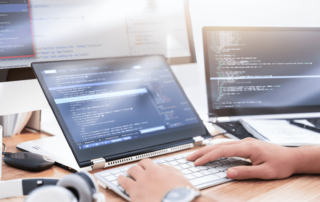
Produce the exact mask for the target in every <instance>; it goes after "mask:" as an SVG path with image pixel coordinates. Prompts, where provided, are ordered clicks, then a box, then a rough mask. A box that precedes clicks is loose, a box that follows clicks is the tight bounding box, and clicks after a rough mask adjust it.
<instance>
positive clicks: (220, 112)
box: [202, 26, 320, 117]
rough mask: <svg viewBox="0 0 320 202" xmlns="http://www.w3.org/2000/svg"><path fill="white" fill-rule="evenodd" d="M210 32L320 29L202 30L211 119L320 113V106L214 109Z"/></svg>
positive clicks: (308, 28)
mask: <svg viewBox="0 0 320 202" xmlns="http://www.w3.org/2000/svg"><path fill="white" fill-rule="evenodd" d="M209 31H319V34H320V28H314V27H216V26H208V27H203V28H202V38H203V53H204V66H205V79H206V89H207V107H208V112H209V113H208V116H209V117H216V116H218V117H224V116H248V115H274V114H293V113H310V112H320V110H319V109H320V106H319V105H315V106H293V107H254V108H224V109H213V105H212V91H211V82H210V64H209V55H208V54H209V52H208V43H207V42H208V41H207V39H208V38H207V32H209Z"/></svg>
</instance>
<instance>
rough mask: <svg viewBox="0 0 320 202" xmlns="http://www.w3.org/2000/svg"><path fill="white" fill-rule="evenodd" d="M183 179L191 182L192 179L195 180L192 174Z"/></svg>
mask: <svg viewBox="0 0 320 202" xmlns="http://www.w3.org/2000/svg"><path fill="white" fill-rule="evenodd" d="M185 177H186V178H187V179H188V180H192V179H194V178H196V177H195V176H194V175H192V174H189V175H185Z"/></svg>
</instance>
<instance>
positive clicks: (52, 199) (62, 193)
mask: <svg viewBox="0 0 320 202" xmlns="http://www.w3.org/2000/svg"><path fill="white" fill-rule="evenodd" d="M44 201H45V202H57V201H59V202H78V200H77V198H76V197H75V196H74V195H73V194H72V193H71V191H69V190H67V189H65V188H63V187H58V186H53V185H48V186H43V187H40V188H37V189H36V190H34V191H32V192H31V193H30V194H29V196H28V197H27V199H26V200H25V202H44Z"/></svg>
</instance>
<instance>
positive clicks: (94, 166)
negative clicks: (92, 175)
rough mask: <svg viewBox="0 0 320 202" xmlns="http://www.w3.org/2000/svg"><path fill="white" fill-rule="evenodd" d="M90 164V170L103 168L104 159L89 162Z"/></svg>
mask: <svg viewBox="0 0 320 202" xmlns="http://www.w3.org/2000/svg"><path fill="white" fill-rule="evenodd" d="M91 162H92V170H96V169H101V168H104V165H105V164H106V160H105V159H104V158H98V159H93V160H91Z"/></svg>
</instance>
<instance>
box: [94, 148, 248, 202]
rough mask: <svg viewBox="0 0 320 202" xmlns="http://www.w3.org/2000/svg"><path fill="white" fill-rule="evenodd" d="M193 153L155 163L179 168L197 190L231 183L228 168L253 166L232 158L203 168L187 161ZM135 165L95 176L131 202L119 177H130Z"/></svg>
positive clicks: (208, 164)
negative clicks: (129, 171) (129, 172)
mask: <svg viewBox="0 0 320 202" xmlns="http://www.w3.org/2000/svg"><path fill="white" fill-rule="evenodd" d="M191 153H193V152H189V153H184V154H180V155H176V156H171V157H166V158H161V159H156V160H154V162H155V163H156V164H166V165H169V166H173V167H175V168H177V169H178V170H180V171H181V172H182V173H183V174H184V176H185V177H186V178H187V179H188V180H189V181H190V182H191V184H192V185H193V186H195V187H196V188H197V189H204V188H207V187H212V186H214V185H218V184H222V183H225V182H229V181H231V180H232V179H229V178H227V174H226V171H227V170H228V168H231V167H235V166H240V165H251V163H250V162H248V161H246V160H244V159H242V158H238V157H232V158H221V159H218V160H216V161H212V162H210V163H207V164H205V165H203V166H194V164H193V162H190V161H187V160H186V157H187V156H188V155H189V154H191ZM134 165H136V164H134ZM134 165H129V166H123V167H119V168H114V169H110V170H106V171H102V172H99V173H96V174H94V175H95V177H96V178H97V180H98V183H99V184H100V185H101V186H102V187H104V188H109V189H112V190H113V191H114V192H116V193H117V194H119V195H120V196H122V197H123V198H125V199H126V200H130V198H129V195H128V193H127V192H126V191H125V190H124V189H123V188H122V187H121V186H120V185H119V183H118V181H117V177H118V176H119V175H126V176H128V174H127V170H128V169H129V168H130V167H132V166H134Z"/></svg>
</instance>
